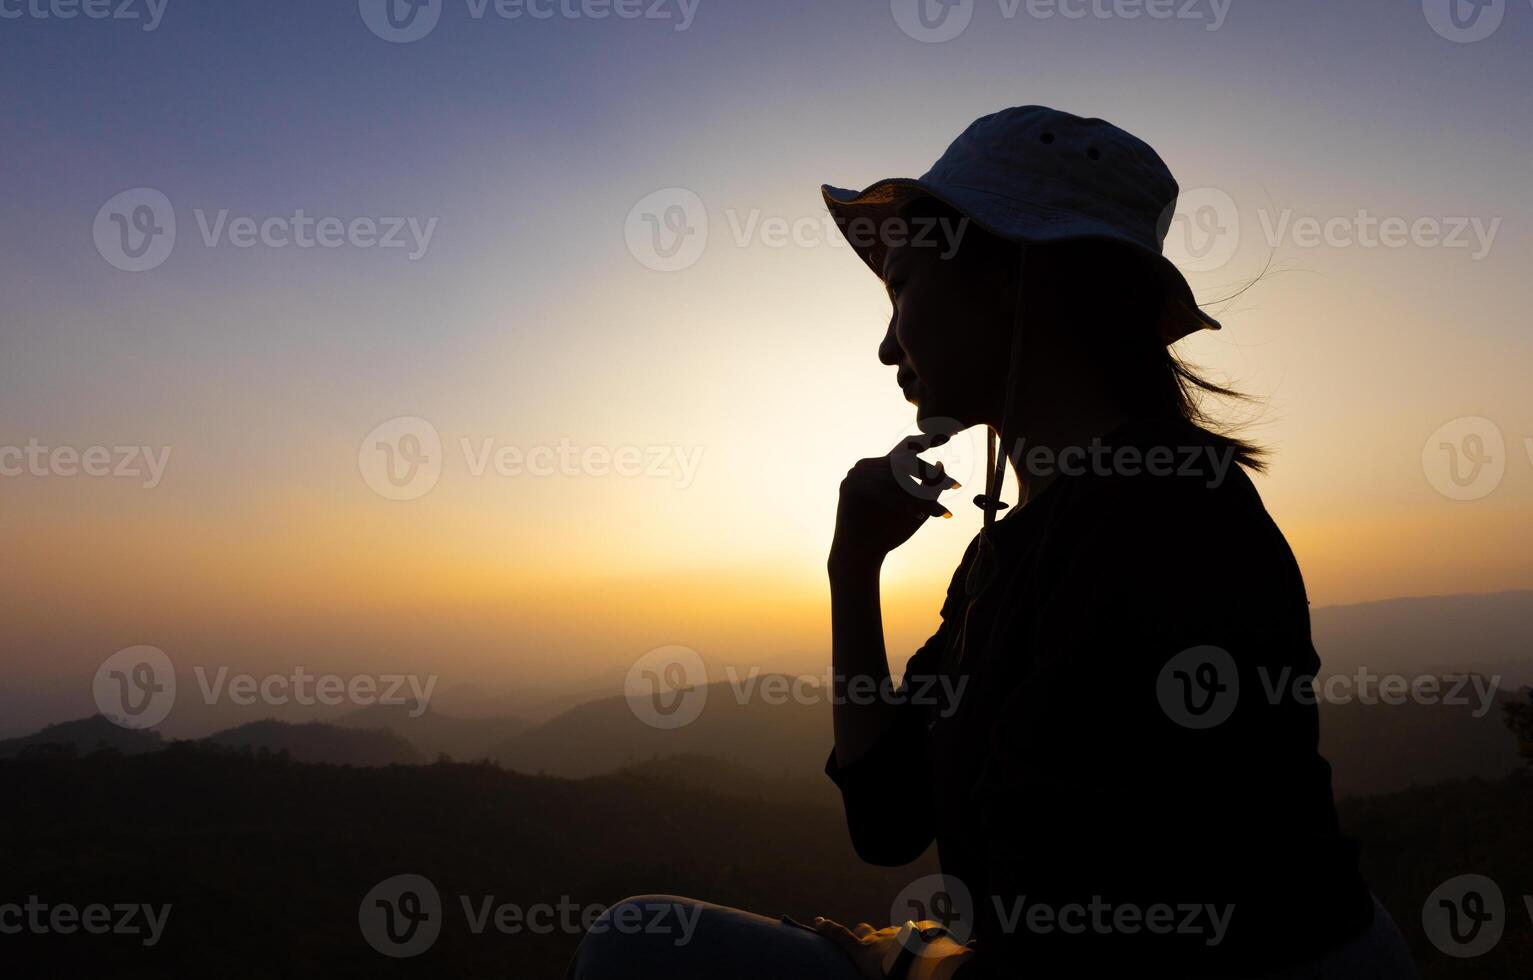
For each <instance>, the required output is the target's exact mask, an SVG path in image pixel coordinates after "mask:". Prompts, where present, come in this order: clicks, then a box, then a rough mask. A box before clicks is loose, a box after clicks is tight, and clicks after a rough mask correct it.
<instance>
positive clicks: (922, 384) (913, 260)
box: [878, 244, 1015, 428]
mask: <svg viewBox="0 0 1533 980" xmlns="http://www.w3.org/2000/svg"><path fill="white" fill-rule="evenodd" d="M974 266H975V263H974V262H973V260H972V258H969V257H964V253H963V252H959V253H958V255H956V256H955V255H952V254H949V252H948V250H947V249H945V248H943V247H940V246H936V245H931V246H927V245H919V244H902V245H898V246H891V247H890V248H889V249H888V252H887V254H886V256H885V261H884V270H883V279H884V286H885V288H886V289H887V291H888V293H889V300H890V303H891V304H892V307H893V308H892V310H891V314H890V317H889V329H888V331H887V332H886V333H885V334H884V339H883V342H882V343H881V344H879V347H878V358H879V360H880V361H882V362H883V363H884V364H888V365H890V366H893V367H897V368H898V369H899V370H898V373H897V374H896V375H895V378H896V382H897V383H898V384H899V386H900V390H901V391H902V392H903V393H904V395H905V400H906V401H909V402H911V403H912V404H914V405H915V406H916V408H917V412H916V418H917V420H927V419H952V420H954V421H955V422H957V423H958V427H959V428H967V427H969V426H972V425H978V424H981V423H989V424H995V423H997V422H998V421H999V415H1000V409H1001V405H1000V401H1001V397H1002V392H1003V391H1004V385H1005V380H1006V378H1005V376H1006V370H1007V364H1008V358H1009V356H1010V331H1011V319H1012V313H1013V303H1014V300H1015V296H1013V295H1012V290H1011V289H1010V288H1003V282H1004V280H1000V279H998V278H997V277H992V276H979V275H975V272H976V271H978V270H976V269H975V267H974Z"/></svg>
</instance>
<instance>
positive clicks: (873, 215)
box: [820, 177, 1221, 345]
mask: <svg viewBox="0 0 1533 980" xmlns="http://www.w3.org/2000/svg"><path fill="white" fill-rule="evenodd" d="M820 193H821V195H822V196H823V197H824V199H825V206H826V207H827V208H828V209H829V210H830V212H831V215H832V217H834V218H835V219H836V226H837V227H838V228H840V229H841V233H842V235H844V236H846V238H847V243H848V244H849V245H851V246H852V249H853V251H855V252H856V253H857V254H858V256H860V257H861V258H862V261H863V262H864V263H866V264H867V266H868V268H870V269H872V270H873V274H874V275H876V276H878V277H879V278H883V274H884V259H885V257H886V255H887V253H888V244H887V242H886V240H885V238H886V236H884V235H882V234H874V235H871V236H868V237H867V238H860V237H857V238H854V237H853V236H852V235H851V234H850V233H849V230H848V224H849V223H850V222H851V221H853V220H854V219H871V220H872V222H873V223H874V227H875V228H882V227H884V222H885V221H887V220H889V219H893V218H897V217H898V216H899V212H900V210H901V209H902V208H903V207H904V206H905V205H906V204H907V203H909V202H910V201H913V200H915V199H917V198H922V197H932V198H936V199H937V200H938V201H941V202H942V203H944V204H946V205H948V206H949V207H951V208H953V209H954V210H956V211H958V212H959V213H960V214H962V215H964V216H965V217H967V218H968V219H969V220H970V221H973V222H974V223H975V224H976V225H978V226H979V227H980V228H982V229H984V230H985V231H987V232H989V233H990V234H992V235H995V236H996V237H998V238H1002V239H1005V240H1007V241H1014V242H1027V243H1030V244H1046V243H1049V242H1062V241H1079V240H1096V241H1111V242H1117V243H1119V244H1121V245H1124V246H1126V247H1128V248H1130V249H1132V250H1133V251H1134V252H1135V253H1137V254H1139V255H1141V256H1143V257H1144V258H1146V259H1148V260H1150V262H1151V264H1152V265H1153V266H1154V268H1155V269H1156V271H1157V272H1158V273H1159V274H1160V276H1161V279H1162V280H1163V281H1164V282H1165V284H1166V287H1167V288H1166V305H1165V309H1163V310H1162V311H1161V319H1160V323H1159V325H1158V326H1159V330H1160V334H1161V338H1162V339H1163V340H1164V341H1165V342H1166V343H1167V344H1168V345H1169V344H1174V343H1176V342H1177V341H1178V340H1181V339H1182V338H1183V337H1186V336H1188V335H1190V334H1193V333H1197V332H1198V331H1199V330H1219V329H1221V325H1220V323H1219V321H1218V320H1216V319H1214V318H1213V317H1211V316H1209V315H1208V314H1207V313H1205V312H1203V310H1202V309H1200V308H1199V307H1198V303H1197V300H1196V299H1194V298H1193V295H1192V287H1191V286H1190V285H1189V284H1188V282H1187V279H1186V277H1185V276H1183V275H1182V271H1181V270H1180V269H1178V268H1177V267H1176V265H1175V263H1173V262H1172V261H1171V260H1170V259H1168V258H1166V257H1165V256H1164V255H1162V254H1161V253H1160V252H1159V251H1156V250H1154V249H1151V248H1148V247H1146V246H1145V245H1144V243H1142V242H1140V241H1137V240H1136V239H1134V238H1132V237H1131V236H1129V235H1126V234H1124V233H1123V232H1122V231H1120V230H1118V229H1117V228H1115V227H1114V226H1113V225H1111V224H1109V223H1107V222H1104V221H1101V220H1100V219H1095V218H1091V217H1088V216H1085V215H1079V214H1074V213H1072V212H1068V211H1060V210H1057V209H1053V208H1045V207H1039V206H1031V205H1026V204H1023V203H1020V202H1017V201H1012V200H1007V199H1001V198H998V197H996V196H994V195H991V194H987V193H985V192H983V191H976V190H973V189H971V188H966V187H946V186H941V185H937V184H934V183H929V182H926V181H921V180H915V179H912V178H909V177H891V178H889V179H886V180H880V181H878V182H877V183H875V184H872V185H870V186H868V187H867V188H865V189H864V190H861V191H854V190H848V189H846V188H841V187H833V186H831V185H830V184H823V185H821V187H820Z"/></svg>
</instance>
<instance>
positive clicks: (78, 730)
mask: <svg viewBox="0 0 1533 980" xmlns="http://www.w3.org/2000/svg"><path fill="white" fill-rule="evenodd" d="M164 747H165V743H164V741H163V740H162V739H161V738H160V733H159V732H155V731H143V730H139V729H133V728H123V727H122V726H121V725H118V724H117V723H116V722H113V721H111V720H110V719H108V718H105V717H103V716H101V715H92V716H91V717H89V718H81V719H80V720H79V721H65V722H60V723H59V724H57V725H49V726H47V727H46V728H44V729H43V730H42V731H40V732H33V733H32V734H31V735H23V736H21V737H20V738H8V739H5V740H4V741H0V759H14V758H16V757H17V756H18V755H21V754H23V753H27V752H44V751H55V752H73V753H75V754H77V755H85V754H87V753H90V752H94V751H96V750H97V749H113V750H115V751H118V752H121V753H123V754H124V755H134V754H137V753H140V752H157V751H159V750H160V749H162V748H164Z"/></svg>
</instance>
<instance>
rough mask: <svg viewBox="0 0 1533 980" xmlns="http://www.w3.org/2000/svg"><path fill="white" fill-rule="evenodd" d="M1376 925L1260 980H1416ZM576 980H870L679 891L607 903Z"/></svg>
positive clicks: (766, 924) (805, 945)
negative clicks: (680, 894)
mask: <svg viewBox="0 0 1533 980" xmlns="http://www.w3.org/2000/svg"><path fill="white" fill-rule="evenodd" d="M1373 911H1374V916H1373V925H1372V927H1370V928H1369V930H1368V931H1367V932H1366V933H1364V934H1363V935H1361V936H1359V937H1358V938H1356V939H1354V940H1352V941H1351V942H1350V943H1348V944H1347V945H1345V946H1343V947H1341V948H1340V949H1337V950H1334V951H1332V952H1330V953H1328V954H1326V955H1325V956H1323V957H1321V958H1320V959H1318V960H1314V961H1312V962H1310V963H1304V964H1300V965H1299V966H1295V967H1289V968H1287V969H1285V970H1282V971H1279V972H1276V973H1270V974H1263V975H1262V977H1261V980H1415V978H1416V975H1417V974H1416V968H1415V967H1414V966H1413V965H1412V963H1411V958H1410V953H1409V951H1408V950H1407V949H1406V946H1405V939H1404V937H1402V936H1401V935H1400V930H1399V929H1398V927H1396V925H1395V923H1394V920H1393V919H1391V918H1390V917H1389V913H1388V912H1386V911H1384V907H1383V906H1382V905H1380V904H1379V901H1378V899H1377V898H1375V899H1374V901H1373ZM569 980H862V978H861V975H860V974H859V973H858V972H857V971H856V969H854V968H853V967H852V963H851V960H849V959H848V958H847V956H846V954H845V953H843V952H842V951H841V950H840V948H838V947H837V946H835V945H834V944H832V943H831V942H830V940H828V939H825V938H824V937H822V936H820V935H818V934H816V933H814V932H813V931H811V930H809V929H807V928H805V927H804V926H802V925H799V924H796V923H793V922H791V921H787V920H784V919H769V918H767V917H766V916H762V915H756V914H755V913H752V912H742V911H741V910H739V909H732V908H726V907H725V906H722V905H713V904H711V903H708V902H699V901H696V900H695V899H690V898H679V897H677V896H675V895H640V896H637V897H635V898H629V899H624V900H623V901H621V902H619V903H618V904H616V905H614V906H612V907H611V908H609V909H608V910H607V911H606V912H605V913H603V914H602V917H601V918H600V919H598V920H597V922H596V923H595V925H593V926H592V927H591V930H590V931H589V932H588V933H587V934H586V937H585V938H584V939H583V940H582V941H581V943H580V948H579V949H578V950H577V951H576V953H575V958H574V960H573V961H571V963H570V970H569Z"/></svg>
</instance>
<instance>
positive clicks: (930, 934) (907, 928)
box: [883, 919, 952, 980]
mask: <svg viewBox="0 0 1533 980" xmlns="http://www.w3.org/2000/svg"><path fill="white" fill-rule="evenodd" d="M942 936H949V937H951V936H952V933H951V932H949V931H948V930H947V929H946V928H944V927H943V926H939V925H931V926H927V927H926V928H925V929H923V928H921V927H920V926H919V925H917V924H916V923H915V922H912V921H910V920H908V919H907V920H906V921H905V924H904V925H902V926H900V931H899V933H898V934H897V935H896V936H895V937H894V948H893V949H891V950H889V952H888V954H887V955H886V956H885V957H884V962H883V968H884V976H885V977H886V978H887V980H905V977H906V975H907V974H909V973H910V964H912V963H914V962H915V959H916V957H917V956H924V955H926V950H927V948H928V947H930V946H931V944H932V943H933V942H936V941H937V939H939V938H940V937H942Z"/></svg>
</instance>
